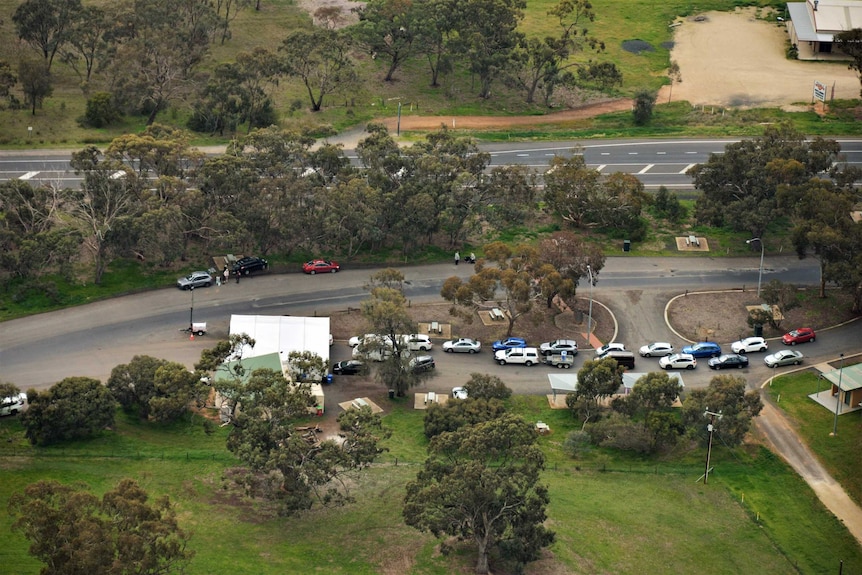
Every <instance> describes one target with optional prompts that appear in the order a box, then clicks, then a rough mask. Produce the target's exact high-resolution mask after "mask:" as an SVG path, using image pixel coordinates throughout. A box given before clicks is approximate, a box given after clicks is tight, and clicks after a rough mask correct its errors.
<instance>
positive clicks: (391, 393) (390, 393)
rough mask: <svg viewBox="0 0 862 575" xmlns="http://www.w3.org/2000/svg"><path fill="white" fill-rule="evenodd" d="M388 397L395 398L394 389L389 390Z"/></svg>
mask: <svg viewBox="0 0 862 575" xmlns="http://www.w3.org/2000/svg"><path fill="white" fill-rule="evenodd" d="M389 399H395V390H394V389H390V390H389Z"/></svg>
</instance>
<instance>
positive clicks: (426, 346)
mask: <svg viewBox="0 0 862 575" xmlns="http://www.w3.org/2000/svg"><path fill="white" fill-rule="evenodd" d="M402 337H403V339H404V341H406V342H407V349H409V350H410V351H430V350H431V348H432V347H434V344H433V343H431V338H430V337H428V336H427V335H425V334H424V333H414V334H412V335H405V336H402Z"/></svg>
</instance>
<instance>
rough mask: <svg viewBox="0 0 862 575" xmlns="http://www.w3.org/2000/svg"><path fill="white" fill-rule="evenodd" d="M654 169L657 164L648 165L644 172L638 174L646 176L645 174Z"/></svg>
mask: <svg viewBox="0 0 862 575" xmlns="http://www.w3.org/2000/svg"><path fill="white" fill-rule="evenodd" d="M653 167H655V164H647V165H646V166H645V167H644V169H643V170H641V171H640V172H638V174H645V173H647V172H648V171H650V170H651V169H652V168H653Z"/></svg>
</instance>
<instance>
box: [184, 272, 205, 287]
mask: <svg viewBox="0 0 862 575" xmlns="http://www.w3.org/2000/svg"><path fill="white" fill-rule="evenodd" d="M212 284H213V278H212V276H211V275H210V274H209V272H192V273H190V274H189V275H187V276H186V277H184V278H180V279H178V280H177V287H178V288H180V289H193V288H198V287H210V286H211V285H212Z"/></svg>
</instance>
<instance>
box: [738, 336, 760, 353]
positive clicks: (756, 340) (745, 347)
mask: <svg viewBox="0 0 862 575" xmlns="http://www.w3.org/2000/svg"><path fill="white" fill-rule="evenodd" d="M768 347H769V344H768V343H766V340H765V339H763V338H762V337H747V338H745V339H741V340H739V341H735V342H733V343H732V344H730V349H731V350H732V351H733V353H750V352H752V351H766V350H767V348H768Z"/></svg>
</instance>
